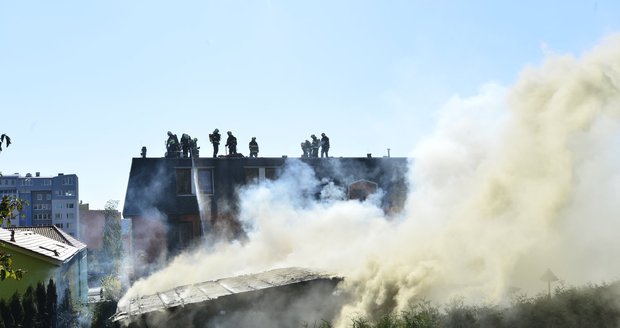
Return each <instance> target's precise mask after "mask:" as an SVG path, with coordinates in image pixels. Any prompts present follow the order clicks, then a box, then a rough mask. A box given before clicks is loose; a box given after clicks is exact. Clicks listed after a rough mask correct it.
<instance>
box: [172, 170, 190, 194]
mask: <svg viewBox="0 0 620 328" xmlns="http://www.w3.org/2000/svg"><path fill="white" fill-rule="evenodd" d="M176 173H177V195H191V194H192V170H191V169H177V172H176Z"/></svg>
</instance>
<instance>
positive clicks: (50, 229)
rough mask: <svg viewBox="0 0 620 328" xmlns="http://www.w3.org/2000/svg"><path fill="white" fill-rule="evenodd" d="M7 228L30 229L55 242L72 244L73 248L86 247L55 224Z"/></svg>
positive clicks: (16, 229)
mask: <svg viewBox="0 0 620 328" xmlns="http://www.w3.org/2000/svg"><path fill="white" fill-rule="evenodd" d="M9 230H15V231H32V232H34V233H36V234H38V235H41V236H44V237H47V238H50V239H53V240H55V241H57V242H61V243H63V244H67V245H69V246H73V247H75V248H78V249H81V248H84V247H86V244H84V243H82V242H81V241H79V240H77V239H75V238H73V237H72V236H71V235H70V234H68V233H66V232H64V231H62V230H61V229H59V228H58V227H56V226H53V225H51V226H38V227H27V226H26V227H24V226H20V227H11V228H10V229H9Z"/></svg>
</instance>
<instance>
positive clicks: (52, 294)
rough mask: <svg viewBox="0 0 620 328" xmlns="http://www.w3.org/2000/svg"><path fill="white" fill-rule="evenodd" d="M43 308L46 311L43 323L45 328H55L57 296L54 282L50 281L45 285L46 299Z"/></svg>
mask: <svg viewBox="0 0 620 328" xmlns="http://www.w3.org/2000/svg"><path fill="white" fill-rule="evenodd" d="M45 308H46V309H47V316H46V318H45V319H46V322H44V323H43V326H45V327H52V328H56V322H57V312H56V309H57V308H58V295H57V294H56V284H55V283H54V280H52V279H50V281H49V283H48V284H47V297H46V299H45Z"/></svg>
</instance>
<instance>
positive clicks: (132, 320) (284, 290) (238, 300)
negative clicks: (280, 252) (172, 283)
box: [113, 268, 343, 327]
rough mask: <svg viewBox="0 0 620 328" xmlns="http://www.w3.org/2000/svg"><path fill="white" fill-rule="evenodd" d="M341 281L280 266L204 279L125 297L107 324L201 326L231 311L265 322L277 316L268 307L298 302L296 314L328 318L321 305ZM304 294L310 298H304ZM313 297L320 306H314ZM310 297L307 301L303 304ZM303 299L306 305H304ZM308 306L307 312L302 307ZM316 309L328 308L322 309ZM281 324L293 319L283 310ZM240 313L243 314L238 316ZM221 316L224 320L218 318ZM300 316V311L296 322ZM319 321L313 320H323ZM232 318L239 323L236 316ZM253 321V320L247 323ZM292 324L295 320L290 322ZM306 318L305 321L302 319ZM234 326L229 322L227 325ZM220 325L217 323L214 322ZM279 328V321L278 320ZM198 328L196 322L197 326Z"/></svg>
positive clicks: (279, 309) (278, 309)
mask: <svg viewBox="0 0 620 328" xmlns="http://www.w3.org/2000/svg"><path fill="white" fill-rule="evenodd" d="M342 280H343V278H342V277H338V276H335V275H332V274H327V273H321V272H318V271H314V270H309V269H304V268H282V269H275V270H270V271H266V272H261V273H256V274H248V275H242V276H236V277H229V278H223V279H218V280H212V281H205V282H201V283H196V284H192V285H185V286H179V287H176V288H174V289H171V290H168V291H165V292H161V293H156V294H153V295H145V296H140V297H136V298H134V299H131V300H130V301H129V303H128V304H127V305H126V306H125V307H123V308H121V307H119V308H118V309H117V313H116V314H115V315H114V316H113V320H114V321H116V322H120V323H121V325H123V326H131V327H136V326H137V327H146V326H149V327H151V326H153V324H154V323H155V326H165V325H166V322H169V323H172V322H173V323H174V324H175V325H179V324H180V323H181V322H182V323H183V324H184V325H185V326H196V324H195V322H201V323H206V322H209V321H213V320H220V321H226V320H228V319H230V317H231V314H232V313H235V314H238V313H246V314H247V313H248V311H249V312H253V313H254V314H256V313H267V312H269V313H270V314H269V317H270V320H273V318H275V317H277V314H275V315H274V313H271V312H272V311H273V310H274V309H277V311H279V312H282V311H283V309H284V308H287V307H288V305H290V304H293V303H295V302H296V301H297V302H299V301H300V300H302V299H303V300H304V302H303V304H302V303H299V305H298V306H296V310H301V312H312V313H315V314H319V313H320V316H323V317H324V316H328V315H329V314H328V313H327V312H324V311H333V310H334V308H335V307H332V306H328V304H329V303H330V302H328V301H327V299H329V298H330V297H329V296H330V295H333V292H334V290H335V287H336V286H337V284H338V283H339V282H341V281H342ZM310 294H313V295H312V296H311V297H309V295H310ZM317 296H318V297H317ZM317 298H318V299H320V300H321V302H317ZM310 299H312V301H309V300H310ZM306 301H307V303H305V302H306ZM308 306H310V307H313V309H312V311H305V310H303V308H307V307H308ZM317 306H319V307H328V308H327V309H323V313H322V312H321V311H320V309H317ZM286 313H287V320H289V319H291V318H293V317H294V316H291V310H290V309H288V310H286ZM244 315H245V314H244ZM223 316H225V317H226V318H224V317H223ZM302 317H303V314H301V313H300V318H299V320H301V318H302ZM323 317H319V318H316V320H321V319H324V318H323ZM235 320H246V319H239V317H236V319H235ZM251 320H253V321H252V322H254V323H256V321H254V320H256V319H255V318H254V319H251ZM296 320H298V319H295V320H293V321H295V322H296V323H297V324H298V323H299V321H296ZM303 320H307V319H303ZM238 324H239V322H238V321H237V322H236V323H234V324H233V323H231V324H230V325H231V326H234V325H238ZM219 325H220V326H226V325H222V324H221V322H220V323H219ZM279 325H280V326H282V322H279ZM201 326H202V324H201Z"/></svg>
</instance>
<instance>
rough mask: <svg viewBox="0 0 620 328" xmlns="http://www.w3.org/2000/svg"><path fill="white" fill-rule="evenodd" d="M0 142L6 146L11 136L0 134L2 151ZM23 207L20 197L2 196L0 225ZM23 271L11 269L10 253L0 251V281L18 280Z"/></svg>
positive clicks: (9, 223) (8, 221) (8, 222)
mask: <svg viewBox="0 0 620 328" xmlns="http://www.w3.org/2000/svg"><path fill="white" fill-rule="evenodd" d="M2 143H5V144H6V146H7V147H8V146H9V145H10V144H11V138H9V136H7V135H6V134H4V133H3V134H2V135H0V151H2ZM0 176H2V174H0ZM23 208H24V202H22V201H21V200H20V199H17V198H15V197H11V196H2V200H0V227H2V226H4V224H5V222H6V225H7V226H11V220H13V219H14V218H15V217H16V215H17V214H18V213H19V212H21V211H22V210H23ZM24 272H25V271H23V270H20V269H13V260H12V259H11V254H8V253H5V252H0V281H3V280H4V279H7V278H12V279H16V280H19V279H21V278H22V276H23V274H24Z"/></svg>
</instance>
